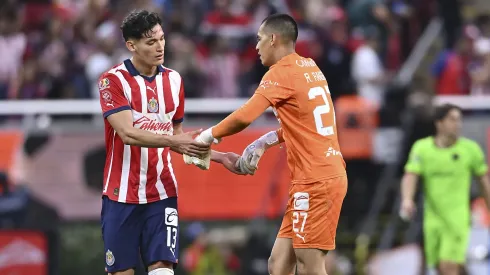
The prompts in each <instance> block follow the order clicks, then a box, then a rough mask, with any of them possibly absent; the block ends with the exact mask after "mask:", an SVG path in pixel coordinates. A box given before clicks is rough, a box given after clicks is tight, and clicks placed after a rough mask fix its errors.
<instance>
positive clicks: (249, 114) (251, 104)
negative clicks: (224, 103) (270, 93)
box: [212, 94, 271, 139]
mask: <svg viewBox="0 0 490 275" xmlns="http://www.w3.org/2000/svg"><path fill="white" fill-rule="evenodd" d="M270 106H271V104H270V102H269V101H268V100H267V99H266V98H265V97H263V96H261V95H257V94H255V95H253V96H252V97H251V98H250V99H249V100H248V101H247V102H246V103H245V104H244V105H243V106H241V107H240V108H239V109H238V110H236V111H234V112H233V113H231V114H230V115H229V116H227V117H226V118H225V119H224V120H222V121H221V122H220V123H218V124H217V125H216V126H214V127H213V128H212V136H213V137H214V138H217V139H219V138H222V137H226V136H231V135H233V134H236V133H238V132H241V131H242V130H243V129H245V128H247V127H248V126H249V125H250V124H251V123H252V122H254V121H255V120H256V119H257V118H259V117H260V116H261V115H262V114H263V113H264V112H265V110H267V108H269V107H270Z"/></svg>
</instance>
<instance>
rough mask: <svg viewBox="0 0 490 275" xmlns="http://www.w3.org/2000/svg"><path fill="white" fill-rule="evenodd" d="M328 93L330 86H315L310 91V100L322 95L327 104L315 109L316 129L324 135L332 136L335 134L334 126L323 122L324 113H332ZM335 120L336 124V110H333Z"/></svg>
mask: <svg viewBox="0 0 490 275" xmlns="http://www.w3.org/2000/svg"><path fill="white" fill-rule="evenodd" d="M327 93H329V94H330V90H329V89H328V86H323V87H321V86H318V87H313V88H311V89H310V90H309V91H308V97H309V99H310V100H312V99H315V98H316V97H317V96H321V97H322V99H323V102H324V103H325V104H323V105H319V106H317V107H316V108H315V109H314V110H313V116H314V118H315V125H316V131H317V132H318V133H319V134H320V135H322V136H330V135H333V134H334V130H333V129H334V127H333V126H326V125H324V124H323V121H322V115H323V114H328V113H330V111H331V110H330V103H329V102H328V97H327ZM333 122H334V124H335V111H334V112H333Z"/></svg>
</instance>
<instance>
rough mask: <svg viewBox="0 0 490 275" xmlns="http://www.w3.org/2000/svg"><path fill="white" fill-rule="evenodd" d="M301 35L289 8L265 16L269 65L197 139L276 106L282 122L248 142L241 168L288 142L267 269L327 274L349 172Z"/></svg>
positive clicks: (235, 127)
mask: <svg viewBox="0 0 490 275" xmlns="http://www.w3.org/2000/svg"><path fill="white" fill-rule="evenodd" d="M297 37H298V26H297V24H296V22H295V21H294V19H293V18H292V17H290V16H289V15H286V14H275V15H271V16H270V17H267V18H266V19H265V20H264V21H263V23H262V25H261V26H260V28H259V30H258V34H257V39H258V42H257V46H256V49H257V50H258V53H259V55H260V60H261V61H262V64H263V65H264V66H266V67H270V68H269V71H268V72H267V73H266V74H265V75H264V77H263V78H262V81H261V83H260V85H259V87H258V88H257V90H256V92H255V94H254V95H253V96H252V97H251V98H250V99H249V101H248V102H247V103H246V104H244V105H243V106H242V107H241V108H239V109H238V110H236V111H235V112H233V113H232V114H231V115H229V116H228V117H227V118H225V119H224V120H223V121H221V122H220V123H219V124H218V125H216V126H214V127H211V128H209V129H207V130H205V131H203V132H202V133H201V134H200V135H199V136H198V137H197V139H198V140H199V141H202V142H205V143H207V144H211V142H213V140H214V139H215V138H217V139H219V138H222V137H225V136H229V135H233V134H235V133H238V132H240V131H242V130H243V129H245V128H246V127H247V126H248V125H250V124H251V123H252V122H253V121H254V120H255V119H257V118H258V117H259V116H260V115H261V114H262V113H263V112H264V111H265V110H266V109H267V108H269V107H270V106H272V107H273V110H274V113H275V115H276V117H277V119H278V120H279V123H280V125H281V128H279V129H278V130H277V131H272V132H270V133H267V134H265V135H264V136H262V137H261V138H259V139H258V140H256V141H255V142H253V143H252V144H251V145H249V146H248V147H247V148H246V149H245V151H244V154H243V155H242V157H241V158H240V161H239V166H240V167H242V169H241V171H245V172H247V173H249V174H253V172H254V169H255V168H256V164H257V162H258V159H260V156H261V155H262V154H263V152H264V151H265V150H266V149H268V148H270V147H271V146H274V145H277V144H280V143H282V142H284V143H285V144H286V147H287V159H288V166H289V168H290V170H291V174H292V185H291V188H290V192H289V201H288V206H287V210H286V213H285V215H284V219H283V222H282V225H281V228H280V230H279V233H278V235H277V239H276V241H275V244H274V247H273V249H272V252H271V257H270V259H269V272H270V274H273V275H285V274H292V273H294V268H295V266H296V265H297V270H298V272H299V274H318V275H324V274H327V273H326V271H325V256H326V253H327V252H328V250H333V249H335V236H336V229H337V224H338V219H339V215H340V209H341V207H342V202H343V199H344V197H345V195H346V192H347V176H346V171H345V162H344V160H343V158H342V155H341V153H340V149H339V144H338V140H337V132H336V126H335V114H334V109H333V104H332V99H331V96H330V91H329V89H328V84H327V81H326V79H325V76H324V75H323V73H322V72H321V71H320V69H319V68H318V66H317V65H316V64H315V62H314V61H313V60H312V59H310V58H305V57H302V56H299V55H298V54H297V53H296V52H295V42H296V39H297ZM247 167H248V168H247ZM271 173H273V171H271Z"/></svg>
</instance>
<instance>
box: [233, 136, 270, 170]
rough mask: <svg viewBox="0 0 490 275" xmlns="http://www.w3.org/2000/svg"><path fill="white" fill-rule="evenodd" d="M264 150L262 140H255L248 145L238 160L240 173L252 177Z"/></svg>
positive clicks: (264, 145)
mask: <svg viewBox="0 0 490 275" xmlns="http://www.w3.org/2000/svg"><path fill="white" fill-rule="evenodd" d="M265 150H266V143H265V141H264V140H261V139H257V140H255V141H254V142H252V143H251V144H249V145H248V146H247V147H246V148H245V150H243V153H242V156H241V157H240V159H239V162H238V166H239V168H240V170H241V171H243V172H245V173H247V174H249V175H253V174H255V170H257V168H258V165H259V161H260V158H261V157H262V155H263V154H264V152H265Z"/></svg>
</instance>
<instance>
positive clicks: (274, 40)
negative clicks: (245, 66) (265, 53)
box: [270, 34, 277, 47]
mask: <svg viewBox="0 0 490 275" xmlns="http://www.w3.org/2000/svg"><path fill="white" fill-rule="evenodd" d="M270 43H271V47H273V46H274V45H275V44H276V43H277V35H275V34H271V42H270Z"/></svg>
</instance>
